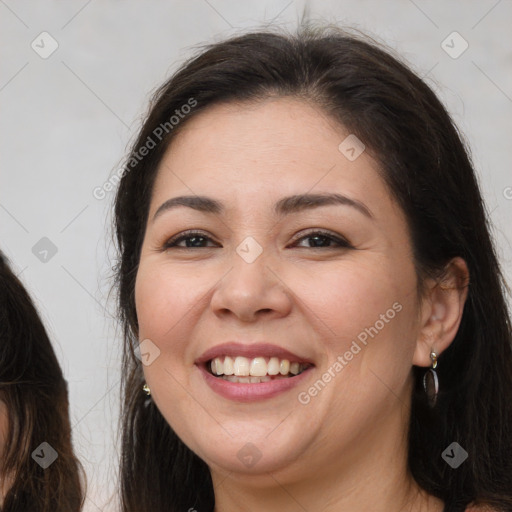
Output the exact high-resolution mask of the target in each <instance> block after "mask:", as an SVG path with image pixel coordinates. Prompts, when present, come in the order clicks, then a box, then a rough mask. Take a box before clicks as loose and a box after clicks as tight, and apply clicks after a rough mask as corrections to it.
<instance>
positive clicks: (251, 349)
mask: <svg viewBox="0 0 512 512" xmlns="http://www.w3.org/2000/svg"><path fill="white" fill-rule="evenodd" d="M227 355H233V356H243V357H247V358H255V357H278V358H279V359H288V360H289V361H292V362H293V361H297V362H299V363H310V364H313V361H312V360H311V359H309V358H307V357H302V356H300V355H297V354H294V353H293V352H290V351H289V350H286V349H284V348H282V347H279V346H277V345H272V344H271V343H251V344H248V343H238V342H236V341H230V342H227V343H222V344H220V345H215V346H214V347H212V348H209V349H208V350H207V351H206V352H203V354H202V355H201V356H200V357H199V358H198V359H196V361H195V363H196V364H202V363H206V362H207V361H210V360H212V359H215V358H216V357H221V356H227Z"/></svg>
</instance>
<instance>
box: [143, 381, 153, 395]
mask: <svg viewBox="0 0 512 512" xmlns="http://www.w3.org/2000/svg"><path fill="white" fill-rule="evenodd" d="M142 390H143V391H144V393H146V395H148V396H149V395H151V389H149V386H148V385H147V384H146V383H144V386H142Z"/></svg>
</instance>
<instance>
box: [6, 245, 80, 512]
mask: <svg viewBox="0 0 512 512" xmlns="http://www.w3.org/2000/svg"><path fill="white" fill-rule="evenodd" d="M0 290H1V294H0V399H1V400H3V401H4V402H5V404H6V408H7V422H8V433H7V437H6V446H5V451H4V453H3V458H2V460H1V461H0V481H2V482H3V480H4V479H5V480H6V481H8V482H9V486H10V490H9V491H8V492H7V494H6V496H5V499H4V503H3V506H2V507H1V512H78V511H79V510H81V509H82V505H83V501H84V487H85V477H84V473H83V471H82V468H81V465H80V463H79V461H78V459H77V458H76V457H75V455H74V453H73V448H72V443H71V426H70V422H69V410H68V408H69V404H68V389H67V383H66V380H65V379H64V376H63V374H62V371H61V368H60V366H59V363H58V361H57V358H56V356H55V352H54V351H53V348H52V345H51V342H50V340H49V338H48V334H47V332H46V329H45V327H44V325H43V323H42V321H41V319H40V317H39V315H38V313H37V310H36V308H35V306H34V303H33V302H32V300H31V298H30V296H29V294H28V293H27V291H26V290H25V288H24V286H23V284H22V283H21V281H20V280H19V279H18V278H17V277H16V275H15V274H14V273H13V272H12V270H11V269H10V267H9V265H8V264H7V261H6V260H5V258H4V257H3V255H2V254H1V253H0ZM43 443H47V444H43ZM52 450H53V451H52ZM33 455H34V456H33ZM55 455H57V458H56V459H55V460H54V461H53V462H52V460H53V459H54V458H55ZM38 460H39V461H40V463H37V461H38ZM48 464H49V465H48ZM45 466H47V467H45Z"/></svg>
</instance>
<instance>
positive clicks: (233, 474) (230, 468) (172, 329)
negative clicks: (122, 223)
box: [135, 98, 467, 512]
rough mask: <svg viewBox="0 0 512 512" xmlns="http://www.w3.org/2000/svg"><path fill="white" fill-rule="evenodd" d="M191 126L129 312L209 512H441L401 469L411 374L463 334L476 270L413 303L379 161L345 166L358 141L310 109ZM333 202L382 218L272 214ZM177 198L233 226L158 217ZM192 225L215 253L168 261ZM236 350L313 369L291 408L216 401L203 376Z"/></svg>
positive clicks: (283, 400)
mask: <svg viewBox="0 0 512 512" xmlns="http://www.w3.org/2000/svg"><path fill="white" fill-rule="evenodd" d="M183 128H184V129H183V131H181V132H180V133H179V135H178V136H177V137H176V138H175V139H174V141H173V143H172V145H171V146H170V148H169V150H168V151H167V153H166V155H165V156H164V158H163V161H162V162H161V165H160V167H159V170H158V175H157V179H156V182H155V187H154V191H153V196H152V200H151V205H150V212H149V217H148V223H147V228H146V233H145V238H144V242H143V247H142V253H141V259H140V266H139V269H138V274H137V281H136V290H135V299H136V307H137V316H138V320H139V326H140V332H139V339H140V340H144V339H148V338H149V339H150V340H151V341H152V342H153V343H154V344H155V345H157V346H158V348H159V349H160V355H159V357H157V358H156V359H155V360H154V362H153V363H152V364H151V365H149V366H145V367H144V373H145V377H146V381H147V383H148V385H149V386H150V388H151V394H152V399H153V400H154V401H155V403H156V405H157V406H158V408H159V409H160V411H161V412H162V414H163V416H164V417H165V418H166V420H167V421H168V422H169V424H170V425H171V426H172V428H173V429H174V430H175V431H176V433H177V434H178V435H179V436H180V438H181V439H182V440H183V441H184V442H185V443H186V444H187V445H188V446H189V447H190V448H191V449H192V450H193V451H194V452H195V453H196V454H198V455H199V456H200V457H201V458H202V459H203V460H204V461H206V463H207V464H208V465H209V467H210V470H211V473H212V479H213V483H214V488H215V499H216V508H215V511H216V512H230V511H240V510H250V511H254V510H267V511H270V512H272V511H276V512H277V511H279V512H288V511H292V510H293V511H296V510H303V509H305V510H317V511H322V512H333V511H340V510H351V511H355V512H357V511H367V510H372V511H373V512H380V511H382V512H384V511H386V512H389V511H398V510H404V511H405V510H407V511H414V512H417V511H420V510H421V511H429V512H430V511H431V512H434V511H435V512H440V511H442V509H443V504H442V502H441V501H440V500H438V499H437V498H434V497H432V496H428V495H427V494H426V493H424V492H423V491H422V490H421V489H419V487H418V486H417V485H416V483H415V482H414V480H413V479H412V477H411V476H410V475H409V474H408V472H407V469H406V459H407V442H406V433H407V425H408V422H409V414H410V409H409V404H410V392H411V386H412V376H411V369H412V366H413V365H418V366H424V367H429V366H430V358H429V354H430V350H431V348H434V349H435V350H436V352H437V354H438V355H439V354H441V353H442V351H443V350H445V349H446V347H448V346H449V344H450V343H451V341H452V340H453V338H454V336H455V334H456V331H457V328H458V326H459V323H460V319H461V315H462V308H463V304H464V301H465V299H466V291H465V289H464V288H460V287H459V285H460V282H461V279H462V280H464V278H465V277H467V269H466V266H465V264H464V262H463V261H462V260H460V259H455V260H453V261H452V264H451V265H450V266H449V267H448V271H447V277H446V280H445V282H444V286H443V288H446V289H441V288H440V287H439V286H436V283H435V282H433V281H428V282H427V283H426V284H427V293H426V296H425V297H424V299H423V300H422V301H421V303H420V302H419V301H418V300H417V294H416V290H417V286H418V282H417V277H416V273H415V268H414V263H413V259H412V251H411V245H410V238H409V234H408V230H407V224H406V219H405V217H404V214H403V212H402V211H401V209H400V208H399V207H398V205H397V204H396V203H395V201H394V200H393V198H392V196H391V195H390V193H389V190H388V189H387V188H386V186H385V184H384V182H383V181H382V179H381V178H380V176H379V174H378V172H377V169H378V168H377V164H376V163H375V161H374V160H373V159H372V158H371V157H370V155H369V154H368V152H367V151H365V152H363V153H362V154H361V155H360V156H359V157H358V158H357V159H356V160H355V161H349V160H348V159H347V158H346V157H345V156H344V155H343V154H342V153H341V152H340V151H339V149H338V146H339V144H340V143H341V142H342V141H343V140H344V139H345V137H346V136H347V135H348V133H347V132H346V130H345V129H344V128H343V127H342V126H340V125H339V124H337V123H336V122H334V121H333V120H331V119H330V118H329V117H327V116H326V115H325V114H324V113H323V112H322V111H321V110H319V109H318V108H316V107H314V106H312V105H310V104H307V103H305V102H303V101H301V100H297V99H289V98H286V99H283V98H280V99H269V100H265V101H260V102H258V103H255V104H247V103H244V104H229V105H218V106H214V107H210V108H209V109H208V110H206V111H205V112H203V113H201V114H199V115H198V116H197V117H195V118H193V119H191V120H190V121H188V122H187V124H186V125H185V126H183ZM323 192H325V193H331V192H338V193H340V194H344V195H346V196H348V197H350V198H352V199H355V200H358V201H360V202H362V203H364V204H365V205H366V207H367V208H368V209H369V210H370V211H371V214H372V216H373V217H372V218H368V217H367V216H365V215H363V214H362V213H361V212H360V211H358V210H357V209H356V208H354V207H351V206H347V205H329V206H323V207H320V208H315V209H312V210H305V211H301V212H297V213H293V214H290V215H288V216H284V217H282V218H278V217H275V216H274V214H273V211H272V208H273V205H274V203H275V202H276V201H278V200H279V199H280V198H282V197H283V196H288V195H293V194H302V193H323ZM179 195H207V196H210V197H213V198H215V199H217V200H219V201H221V202H222V203H224V205H225V207H226V213H225V214H224V215H223V216H216V215H213V214H208V213H202V212H198V211H195V210H192V209H190V208H187V207H178V208H176V209H172V210H168V211H166V212H164V213H162V214H161V215H159V216H157V218H156V219H154V220H153V217H154V215H155V212H156V211H157V209H158V208H159V206H160V205H161V204H162V203H164V202H165V201H167V200H168V199H170V198H172V197H175V196H179ZM310 228H322V229H324V230H328V231H330V232H332V235H333V236H337V237H341V238H346V239H348V240H349V241H350V243H351V245H352V246H353V248H346V247H337V244H336V243H335V242H333V241H331V242H329V241H325V240H324V242H323V245H324V246H323V247H322V246H321V245H320V246H319V247H314V244H313V243H310V241H311V239H310V238H302V237H304V236H306V235H310V233H308V232H307V231H306V230H308V231H314V230H310ZM187 229H195V230H200V231H201V232H203V235H204V236H208V237H209V238H210V239H211V241H210V240H204V241H203V243H202V245H201V246H200V247H189V248H187V247H186V242H184V241H182V242H181V243H180V245H181V247H182V248H181V249H179V248H176V247H173V248H168V249H165V247H164V246H165V243H166V241H168V240H169V239H170V238H171V237H172V236H173V235H176V234H179V233H181V232H183V231H185V230H187ZM248 236H251V237H253V238H254V239H255V240H256V241H257V242H258V243H259V245H260V246H261V248H262V249H263V252H262V254H261V255H260V256H259V257H258V258H257V259H256V260H255V261H254V262H252V263H247V262H246V261H245V260H244V259H242V258H241V257H240V256H239V255H238V253H237V252H236V248H237V246H238V245H239V244H240V243H241V242H242V241H243V240H244V239H245V238H246V237H248ZM310 236H311V235H310ZM191 245H193V244H191ZM329 245H330V246H329ZM311 246H312V247H311ZM395 302H398V303H399V304H400V305H401V306H402V309H401V311H400V312H399V313H397V314H396V316H395V317H394V318H393V319H392V320H390V321H389V322H387V323H386V324H385V326H384V327H383V328H382V329H381V330H380V331H379V332H378V334H377V335H376V336H374V337H373V338H369V342H368V343H367V345H366V346H363V347H364V348H362V350H361V351H360V352H359V353H358V354H357V355H355V356H354V357H353V359H352V360H351V361H350V362H348V364H347V365H346V366H344V368H343V370H342V371H339V372H338V373H336V377H334V378H332V380H331V381H330V382H329V383H328V384H327V385H326V386H325V387H324V388H323V389H322V391H321V392H320V393H318V394H317V396H315V397H313V398H312V399H311V401H310V402H309V403H308V404H306V405H302V404H301V403H300V402H299V401H298V394H299V392H303V391H307V390H308V388H309V387H310V386H311V385H313V384H314V382H315V381H317V380H318V379H319V378H320V377H321V376H322V374H323V373H324V372H326V371H327V370H328V369H329V368H330V367H332V365H333V363H334V362H335V361H336V359H337V357H338V356H340V355H342V356H343V354H344V353H345V352H346V351H347V350H349V348H350V346H351V344H352V341H353V340H355V339H356V338H357V336H358V334H360V333H361V332H362V331H363V330H364V328H365V327H368V326H372V325H374V324H375V323H376V321H377V320H379V318H380V315H382V314H385V313H386V311H387V310H389V309H390V308H391V307H392V305H393V304H394V303H395ZM227 340H241V341H242V342H244V341H245V342H260V341H264V342H270V343H274V344H277V345H279V346H280V347H283V348H285V349H288V350H290V351H292V352H294V353H296V354H298V355H300V356H303V357H307V358H310V359H312V360H313V361H314V364H315V368H314V369H313V370H312V371H310V374H309V376H308V378H307V380H306V381H304V383H303V384H301V385H300V386H299V387H296V388H293V389H292V390H290V391H287V392H285V393H283V394H281V395H278V396H276V397H273V398H271V399H267V400H263V401H260V402H251V403H238V402H234V401H231V400H228V399H225V398H223V397H221V396H219V395H217V394H216V393H214V392H213V391H212V390H211V389H210V388H209V387H208V386H207V385H206V383H205V382H204V380H203V378H202V375H201V374H200V372H199V370H198V369H197V368H196V366H195V365H194V361H195V360H196V359H197V358H198V357H199V356H200V355H201V354H202V353H203V352H204V351H206V350H207V349H209V348H211V347H212V346H215V345H218V344H220V343H223V342H225V341H227ZM248 442H250V443H252V444H254V445H255V446H256V447H257V449H258V450H259V452H261V454H262V456H261V459H260V460H259V461H258V462H257V463H256V464H255V465H254V466H252V467H250V468H249V467H245V466H244V465H243V464H241V462H240V460H239V459H238V457H237V453H238V451H239V450H240V449H241V448H242V447H244V446H245V445H246V443H248ZM305 461H307V463H305Z"/></svg>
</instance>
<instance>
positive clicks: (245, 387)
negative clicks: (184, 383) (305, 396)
mask: <svg viewBox="0 0 512 512" xmlns="http://www.w3.org/2000/svg"><path fill="white" fill-rule="evenodd" d="M198 368H199V370H200V371H201V373H202V375H203V377H204V379H205V381H206V383H207V384H208V386H210V388H211V389H212V390H213V391H215V393H217V394H219V395H220V396H223V397H224V398H228V399H229V400H235V401H237V402H254V401H257V400H265V399H267V398H272V397H274V396H277V395H279V394H281V393H284V392H286V391H288V390H290V389H292V388H293V387H295V386H297V385H299V384H300V383H301V382H302V381H304V379H307V378H308V376H309V372H310V371H311V370H312V369H313V366H311V367H309V368H307V369H306V370H304V371H303V372H302V373H301V374H300V375H295V377H288V378H286V379H276V380H271V381H269V382H258V383H257V384H250V383H241V382H230V381H229V380H224V379H222V378H220V377H214V376H213V375H212V374H211V373H210V372H208V370H207V369H206V368H205V367H204V366H203V365H198Z"/></svg>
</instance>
